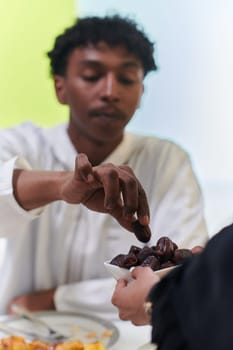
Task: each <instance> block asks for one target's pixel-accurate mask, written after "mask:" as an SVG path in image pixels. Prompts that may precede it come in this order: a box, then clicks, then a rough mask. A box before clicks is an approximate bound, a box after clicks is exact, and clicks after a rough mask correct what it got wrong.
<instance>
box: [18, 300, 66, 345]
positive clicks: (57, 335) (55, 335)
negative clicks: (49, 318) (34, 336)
mask: <svg viewBox="0 0 233 350" xmlns="http://www.w3.org/2000/svg"><path fill="white" fill-rule="evenodd" d="M12 310H13V312H14V313H15V314H16V315H17V316H20V317H23V318H25V319H26V320H29V321H32V322H34V323H37V324H40V325H41V326H43V327H44V328H46V329H47V331H48V337H49V338H51V340H58V341H59V340H60V341H61V340H65V339H67V338H69V336H68V335H67V334H64V333H62V332H60V331H59V332H58V331H57V330H56V329H55V328H54V327H52V326H51V325H49V324H48V323H47V322H45V321H44V320H42V319H40V318H39V317H36V316H35V315H34V313H33V312H30V311H28V310H27V309H25V308H24V307H22V306H19V305H16V304H13V305H12Z"/></svg>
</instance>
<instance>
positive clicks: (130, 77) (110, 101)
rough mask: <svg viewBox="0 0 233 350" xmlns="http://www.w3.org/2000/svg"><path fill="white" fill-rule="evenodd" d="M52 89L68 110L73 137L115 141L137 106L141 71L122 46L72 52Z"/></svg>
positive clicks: (102, 45) (84, 48)
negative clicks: (54, 88) (64, 71)
mask: <svg viewBox="0 0 233 350" xmlns="http://www.w3.org/2000/svg"><path fill="white" fill-rule="evenodd" d="M55 87H56V92H57V96H58V99H59V101H60V102H61V103H63V104H67V105H69V107H70V127H72V133H73V134H75V135H77V136H80V135H82V136H84V137H88V138H90V139H93V141H101V142H104V141H109V140H113V139H114V140H117V139H121V137H122V134H123V130H124V128H125V126H126V124H127V123H128V122H129V120H130V119H131V118H132V116H133V114H134V112H135V110H136V109H137V107H138V105H139V103H140V98H141V95H142V92H143V68H142V65H141V63H140V61H139V60H138V59H137V58H136V57H135V56H134V55H131V54H129V52H128V51H127V50H126V49H125V48H124V47H123V46H116V47H109V46H108V45H107V44H105V43H99V44H98V45H96V46H93V45H90V46H87V47H83V48H77V49H75V50H73V51H72V53H71V54H70V56H69V58H68V63H67V69H66V74H65V76H64V77H61V76H55Z"/></svg>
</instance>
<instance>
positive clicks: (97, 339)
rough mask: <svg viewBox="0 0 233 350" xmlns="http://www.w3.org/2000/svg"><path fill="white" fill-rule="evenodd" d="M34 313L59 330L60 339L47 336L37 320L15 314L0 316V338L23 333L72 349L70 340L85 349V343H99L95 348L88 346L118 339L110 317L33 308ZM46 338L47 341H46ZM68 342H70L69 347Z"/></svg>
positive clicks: (110, 343) (108, 344)
mask: <svg viewBox="0 0 233 350" xmlns="http://www.w3.org/2000/svg"><path fill="white" fill-rule="evenodd" d="M34 315H35V316H36V317H37V318H39V319H40V320H42V321H45V322H46V323H47V324H48V325H50V326H51V327H52V328H53V329H54V330H55V331H56V332H57V333H60V334H62V335H63V336H64V338H63V339H62V340H61V341H54V340H53V338H52V337H51V338H49V336H48V330H47V329H46V327H44V326H43V325H42V324H40V323H39V322H32V321H30V320H27V319H25V318H23V317H18V316H2V317H1V318H0V339H2V338H6V336H9V335H11V336H12V335H13V336H16V337H23V338H25V339H26V341H34V340H38V341H41V342H42V343H50V345H51V344H52V345H54V344H55V343H56V344H60V345H62V344H67V346H66V347H65V346H64V350H72V349H71V348H72V342H74V341H80V344H83V347H80V350H86V349H89V348H86V347H85V346H87V345H88V344H89V345H93V344H97V343H98V344H100V345H98V346H99V347H96V348H95V347H94V345H93V347H90V350H102V349H103V350H105V349H111V348H112V346H113V345H114V344H115V343H116V342H117V340H118V339H119V330H118V328H117V327H116V326H115V325H114V324H113V323H111V322H110V321H108V320H104V319H102V318H99V317H94V316H87V315H83V314H78V313H72V312H59V311H43V312H35V313H34ZM50 339H51V341H49V340H50ZM69 344H71V345H70V348H69ZM42 349H43V347H42ZM78 349H79V348H78ZM0 350H1V346H0ZM5 350H7V349H5ZM21 350H23V349H21ZM25 350H26V349H25ZM31 350H33V348H32V349H31ZM45 350H46V349H45ZM56 350H63V348H62V347H60V348H57V349H56Z"/></svg>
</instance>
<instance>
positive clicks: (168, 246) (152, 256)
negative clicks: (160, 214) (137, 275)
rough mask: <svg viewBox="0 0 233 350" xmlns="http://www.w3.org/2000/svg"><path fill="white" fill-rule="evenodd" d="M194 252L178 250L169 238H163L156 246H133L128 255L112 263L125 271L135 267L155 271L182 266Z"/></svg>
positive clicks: (114, 259) (119, 256)
mask: <svg viewBox="0 0 233 350" xmlns="http://www.w3.org/2000/svg"><path fill="white" fill-rule="evenodd" d="M192 255H193V254H192V251H191V250H189V249H178V246H177V245H176V243H174V242H173V241H172V240H171V239H170V238H168V237H161V238H160V239H159V240H158V242H157V243H156V245H154V246H151V247H148V246H145V247H143V248H139V247H137V246H134V245H132V246H131V247H130V249H129V252H128V254H119V255H117V256H116V257H115V258H113V259H112V260H111V262H110V264H112V265H117V266H119V267H123V268H125V269H130V268H131V267H134V266H149V267H150V268H151V269H152V270H153V271H157V270H160V269H164V268H166V267H171V266H176V265H180V264H182V263H183V262H184V260H185V259H187V258H189V257H191V256H192Z"/></svg>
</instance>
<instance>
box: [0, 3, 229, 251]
mask: <svg viewBox="0 0 233 350" xmlns="http://www.w3.org/2000/svg"><path fill="white" fill-rule="evenodd" d="M0 13H1V23H0V29H1V30H0V41H1V56H0V74H1V93H0V100H1V103H0V127H6V126H11V125H14V124H16V123H19V122H21V121H25V120H33V121H34V122H36V123H38V124H40V125H45V126H49V125H52V124H54V123H59V122H60V121H62V120H66V119H67V110H66V107H64V106H60V105H58V103H57V102H56V99H55V95H54V91H53V84H52V81H51V80H50V77H49V66H48V60H47V58H46V52H47V51H48V50H49V49H50V48H51V47H52V44H53V41H54V38H55V36H57V35H58V34H59V33H60V32H61V31H62V30H63V29H64V28H65V27H67V26H69V25H70V24H71V23H72V22H73V20H74V19H75V17H76V16H86V15H104V14H113V13H120V14H123V15H127V16H130V17H132V18H134V19H136V20H137V21H138V22H139V24H140V25H141V26H142V27H143V28H144V30H145V32H146V33H147V34H148V36H149V37H150V39H151V40H152V41H154V42H155V43H156V44H155V47H156V53H155V55H156V61H157V64H158V66H159V70H158V71H157V72H156V73H152V74H151V75H150V76H148V77H147V78H146V80H145V93H144V97H143V101H142V105H141V108H140V109H139V110H138V112H137V114H136V115H135V117H134V119H133V120H132V121H131V123H130V124H129V126H128V129H129V130H131V131H135V132H138V133H143V134H150V135H157V136H160V137H163V138H168V139H172V140H173V141H175V142H177V143H178V144H180V145H181V146H182V147H184V148H185V149H186V150H187V151H188V152H189V154H190V157H191V159H192V163H193V166H194V169H195V171H196V174H197V176H198V178H199V182H200V185H201V188H202V190H203V193H204V200H205V208H206V209H205V210H206V218H207V224H208V228H209V232H210V235H212V234H214V233H215V232H217V230H218V229H219V228H221V227H222V226H223V225H226V224H228V223H230V222H231V221H232V219H233V210H232V209H233V161H232V159H231V152H232V150H233V137H232V131H233V91H232V90H233V88H232V87H233V20H232V18H233V1H232V0H219V1H218V0H205V1H203V0H190V1H185V0H176V1H174V0H144V1H142V0H101V2H99V1H97V0H66V1H57V0H49V1H47V0H40V1H36V0H34V1H31V0H20V1H18V0H11V1H8V2H6V1H1V3H0ZM0 256H1V254H0Z"/></svg>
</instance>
